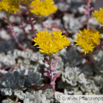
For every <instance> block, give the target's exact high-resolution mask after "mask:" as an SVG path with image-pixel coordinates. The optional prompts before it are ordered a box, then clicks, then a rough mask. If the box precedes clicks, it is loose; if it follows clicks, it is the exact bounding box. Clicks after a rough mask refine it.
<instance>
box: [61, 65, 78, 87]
mask: <svg viewBox="0 0 103 103" xmlns="http://www.w3.org/2000/svg"><path fill="white" fill-rule="evenodd" d="M79 72H80V71H79V68H76V67H69V66H67V67H66V68H65V71H64V73H62V80H63V82H67V83H68V84H70V85H72V86H76V85H77V80H78V74H79Z"/></svg>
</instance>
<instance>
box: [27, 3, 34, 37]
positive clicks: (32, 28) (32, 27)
mask: <svg viewBox="0 0 103 103" xmlns="http://www.w3.org/2000/svg"><path fill="white" fill-rule="evenodd" d="M27 10H28V17H29V23H30V25H31V31H32V33H33V35H34V37H36V33H35V30H34V25H33V23H32V20H31V18H32V15H31V13H30V9H29V2H28V3H27Z"/></svg>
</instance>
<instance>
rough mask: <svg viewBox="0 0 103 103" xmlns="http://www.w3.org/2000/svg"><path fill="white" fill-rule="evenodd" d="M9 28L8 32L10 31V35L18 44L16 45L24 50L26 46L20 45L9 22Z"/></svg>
mask: <svg viewBox="0 0 103 103" xmlns="http://www.w3.org/2000/svg"><path fill="white" fill-rule="evenodd" d="M9 29H10V32H11V36H12V37H13V38H14V39H15V42H16V43H17V44H18V46H19V47H20V48H21V49H22V50H25V49H26V48H25V47H24V46H23V45H21V43H20V42H19V41H18V39H17V37H16V35H15V32H14V31H13V28H12V25H11V24H10V26H9Z"/></svg>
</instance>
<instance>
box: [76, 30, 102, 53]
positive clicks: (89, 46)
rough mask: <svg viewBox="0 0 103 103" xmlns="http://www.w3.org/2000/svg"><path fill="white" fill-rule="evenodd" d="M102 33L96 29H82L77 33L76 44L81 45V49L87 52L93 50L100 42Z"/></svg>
mask: <svg viewBox="0 0 103 103" xmlns="http://www.w3.org/2000/svg"><path fill="white" fill-rule="evenodd" d="M100 38H101V34H99V31H95V30H90V29H88V30H86V29H84V30H83V31H80V33H78V35H77V40H75V42H76V43H77V44H76V45H79V46H80V47H81V48H82V49H81V51H83V52H85V54H86V53H87V52H88V51H93V48H94V47H95V46H96V45H98V44H99V43H100Z"/></svg>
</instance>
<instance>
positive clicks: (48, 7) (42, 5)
mask: <svg viewBox="0 0 103 103" xmlns="http://www.w3.org/2000/svg"><path fill="white" fill-rule="evenodd" d="M30 6H33V7H34V8H32V9H30V12H31V13H35V14H36V15H40V16H45V15H46V16H48V15H50V14H51V13H54V12H55V11H56V10H57V8H56V7H55V5H54V2H53V0H33V1H32V2H31V4H30Z"/></svg>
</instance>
